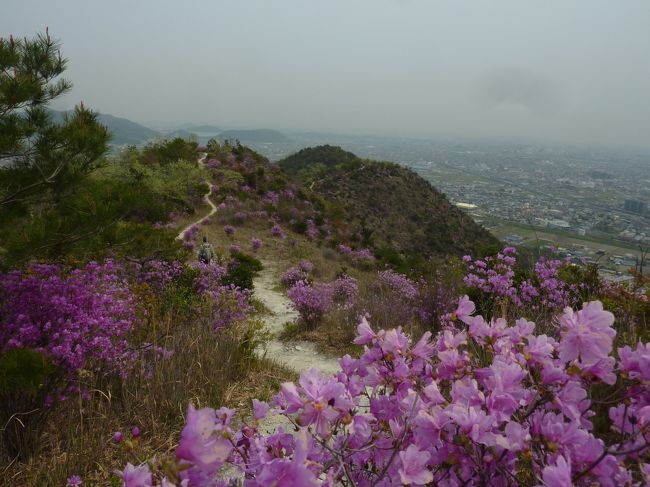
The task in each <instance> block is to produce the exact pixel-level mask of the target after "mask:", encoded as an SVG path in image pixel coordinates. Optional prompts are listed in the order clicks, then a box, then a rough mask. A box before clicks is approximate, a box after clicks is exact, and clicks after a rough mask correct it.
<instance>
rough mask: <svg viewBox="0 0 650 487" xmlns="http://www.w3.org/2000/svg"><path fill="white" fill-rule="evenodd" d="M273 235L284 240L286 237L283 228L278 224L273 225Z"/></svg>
mask: <svg viewBox="0 0 650 487" xmlns="http://www.w3.org/2000/svg"><path fill="white" fill-rule="evenodd" d="M271 235H273V236H274V237H277V238H284V237H285V236H286V235H285V233H284V230H282V227H281V226H280V225H278V224H277V223H276V224H275V225H273V228H271Z"/></svg>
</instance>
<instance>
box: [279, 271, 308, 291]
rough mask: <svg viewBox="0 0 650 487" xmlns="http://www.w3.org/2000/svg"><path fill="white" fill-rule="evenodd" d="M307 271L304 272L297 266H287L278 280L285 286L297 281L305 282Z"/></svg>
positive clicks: (290, 285) (292, 284)
mask: <svg viewBox="0 0 650 487" xmlns="http://www.w3.org/2000/svg"><path fill="white" fill-rule="evenodd" d="M308 280H309V273H307V272H305V271H304V270H302V269H301V268H300V267H298V266H293V267H289V268H288V269H287V270H286V271H285V273H284V274H282V276H281V277H280V282H281V283H282V285H283V286H284V287H286V288H290V287H292V286H294V285H295V284H296V283H297V282H299V281H304V282H307V281H308Z"/></svg>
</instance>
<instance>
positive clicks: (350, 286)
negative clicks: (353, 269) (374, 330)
mask: <svg viewBox="0 0 650 487" xmlns="http://www.w3.org/2000/svg"><path fill="white" fill-rule="evenodd" d="M330 289H331V293H332V302H333V303H334V304H336V305H337V306H339V307H340V308H342V309H349V308H351V307H352V305H353V304H354V301H355V299H356V298H357V294H359V285H358V283H357V280H356V279H355V278H354V277H351V276H348V275H347V274H344V275H342V276H340V277H338V278H337V279H336V280H334V281H332V282H331V283H330Z"/></svg>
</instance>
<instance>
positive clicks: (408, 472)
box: [399, 445, 433, 485]
mask: <svg viewBox="0 0 650 487" xmlns="http://www.w3.org/2000/svg"><path fill="white" fill-rule="evenodd" d="M399 457H400V460H401V461H402V466H401V467H400V469H399V477H400V480H401V482H402V484H403V485H425V484H428V483H429V482H432V481H433V474H432V473H431V471H430V470H429V469H428V468H427V462H428V461H429V458H430V457H431V454H430V453H429V452H427V451H420V449H419V448H418V447H417V446H415V445H409V447H408V448H407V449H406V450H405V451H401V452H400V453H399Z"/></svg>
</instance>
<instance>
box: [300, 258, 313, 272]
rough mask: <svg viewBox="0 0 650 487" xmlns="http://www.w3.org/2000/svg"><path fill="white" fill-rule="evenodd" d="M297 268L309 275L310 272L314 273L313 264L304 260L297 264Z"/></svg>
mask: <svg viewBox="0 0 650 487" xmlns="http://www.w3.org/2000/svg"><path fill="white" fill-rule="evenodd" d="M298 267H299V268H300V270H302V271H303V272H306V273H307V274H311V273H312V272H314V264H313V263H312V262H311V261H309V260H305V259H303V260H301V261H300V262H298Z"/></svg>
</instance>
